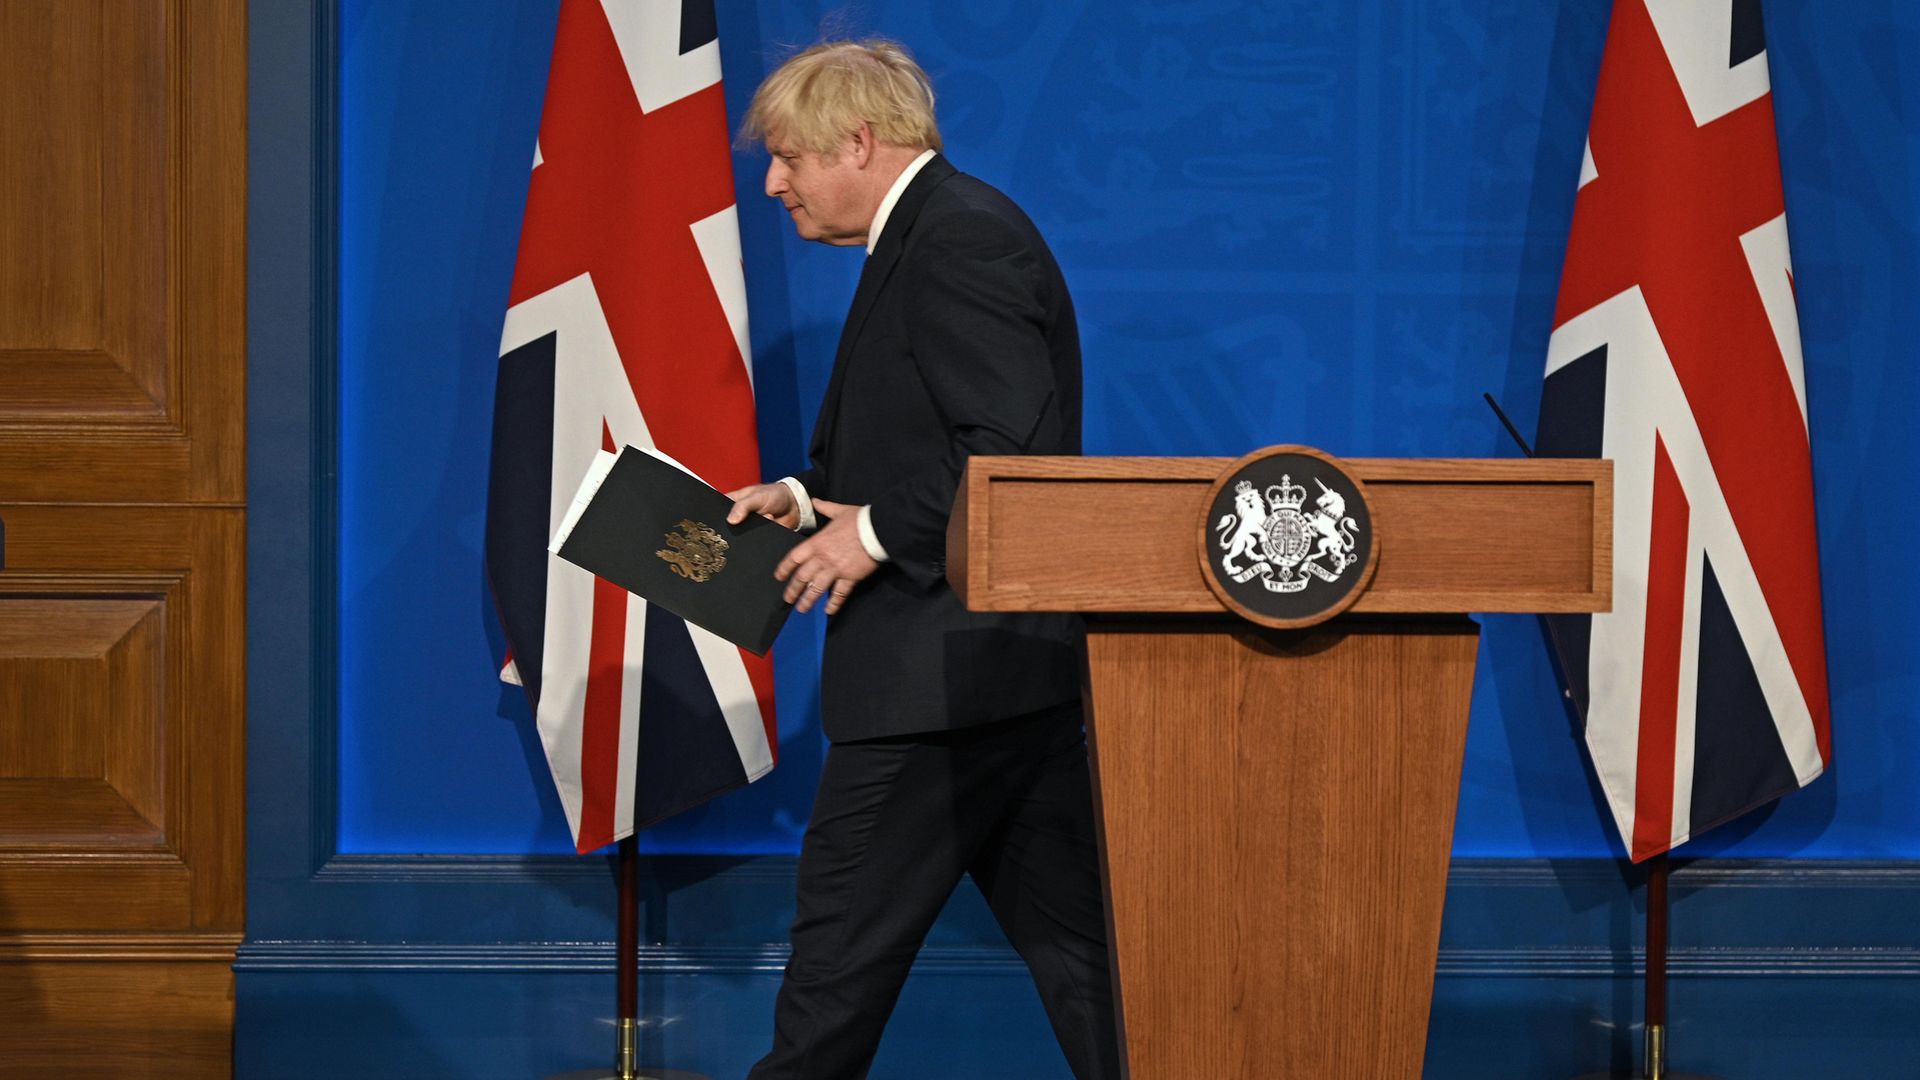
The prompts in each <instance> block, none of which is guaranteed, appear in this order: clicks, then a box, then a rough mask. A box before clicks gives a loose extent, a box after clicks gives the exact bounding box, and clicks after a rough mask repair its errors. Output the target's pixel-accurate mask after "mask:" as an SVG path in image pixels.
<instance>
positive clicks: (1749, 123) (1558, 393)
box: [1539, 0, 1832, 861]
mask: <svg viewBox="0 0 1920 1080" xmlns="http://www.w3.org/2000/svg"><path fill="white" fill-rule="evenodd" d="M1553 321H1554V331H1553V337H1552V339H1551V341H1550V343H1549V345H1548V347H1547V374H1546V383H1545V388H1544V390H1543V392H1542V396H1541V406H1540V433H1539V442H1540V451H1539V452H1540V453H1541V454H1542V455H1543V456H1549V457H1607V458H1612V459H1613V462H1614V474H1613V480H1614V516H1613V556H1614V578H1613V610H1612V611H1611V612H1608V613H1606V614H1603V615H1595V616H1581V617H1569V618H1555V619H1553V620H1551V623H1552V625H1553V628H1554V632H1555V638H1556V648H1557V651H1558V652H1559V654H1560V660H1561V666H1562V669H1563V672H1564V673H1565V675H1566V676H1567V680H1568V684H1569V689H1570V690H1571V692H1572V694H1573V697H1574V699H1575V702H1576V705H1577V706H1578V708H1579V710H1580V712H1581V715H1582V717H1583V720H1584V727H1585V740H1586V744H1587V749H1588V751H1589V753H1590V754H1591V756H1592V759H1593V766H1594V771H1595V773H1596V774H1597V775H1598V777H1599V780H1600V784H1601V786H1602V787H1603V788H1604V789H1605V792H1606V798H1607V801H1608V803H1609V805H1610V807H1611V808H1612V811H1613V816H1614V820H1615V822H1616V824H1617V825H1618V826H1619V830H1620V835H1621V837H1622V839H1623V841H1624V842H1625V844H1626V846H1627V849H1628V852H1629V854H1630V855H1631V856H1632V858H1633V859H1634V860H1635V861H1639V860H1642V859H1646V858H1648V857H1650V856H1653V855H1657V854H1659V853H1660V852H1663V851H1666V850H1668V849H1669V848H1672V847H1674V846H1676V845H1678V844H1681V843H1683V842H1685V841H1687V840H1688V839H1691V838H1692V837H1694V836H1697V835H1699V834H1700V833H1702V832H1704V831H1705V830H1707V829H1710V828H1712V827H1713V826H1715V825H1717V824H1719V823H1721V822H1723V821H1726V820H1727V819H1729V818H1732V817H1735V816H1738V815H1740V814H1742V813H1745V812H1746V811H1748V810H1751V809H1753V808H1754V807H1756V806H1758V805H1760V804H1762V803H1765V802H1767V801H1769V800H1771V799H1774V798H1776V797H1778V796H1779V795H1781V794H1783V793H1785V792H1788V791H1792V790H1794V789H1796V788H1799V787H1803V786H1805V785H1806V784H1807V783H1808V782H1810V781H1812V780H1813V779H1814V778H1815V777H1817V776H1819V775H1820V773H1821V772H1822V771H1823V770H1824V769H1825V768H1826V766H1827V763H1828V762H1829V761H1831V760H1832V747H1831V743H1830V740H1829V727H1828V712H1827V667H1826V653H1825V648H1826V646H1825V641H1824V637H1823V635H1822V631H1821V616H1820V573H1819V570H1820V567H1819V559H1818V549H1817V545H1816V537H1815V531H1814V517H1813V470H1812V461H1811V458H1810V455H1809V450H1808V437H1807V400H1806V388H1805V382H1804V379H1803V377H1802V374H1801V360H1800V330H1799V317H1798V315H1797V313H1796V311H1795V306H1794V292H1793V272H1792V267H1791V264H1790V262H1789V260H1788V255H1787V223H1786V208H1785V202H1784V199H1783V196H1782V191H1781V183H1780V157H1779V148H1778V141H1777V139H1776V136H1775V133H1774V127H1773V98H1772V95H1771V92H1770V87H1769V80H1768V74H1767V54H1766V40H1765V34H1764V32H1763V30H1762V26H1761V21H1760V5H1759V2H1758V0H1616V3H1615V4H1614V8H1613V20H1612V24H1611V26H1610V27H1609V29H1608V33H1607V44H1606V53H1605V55H1604V57H1603V59H1602V62H1601V66H1600V83H1599V89H1598V92H1597V94H1596V96H1595V99H1594V105H1593V119H1592V121H1591V125H1590V127H1589V129H1588V135H1587V152H1586V159H1585V161H1584V162H1583V163H1582V167H1581V172H1580V188H1579V194H1578V196H1577V198H1576V201H1575V203H1574V217H1573V228H1572V233H1571V236H1570V237H1569V239H1568V242H1567V257H1566V266H1565V268H1564V270H1563V272H1562V276H1561V280H1560V298H1559V304H1558V306H1557V308H1556V310H1555V312H1554V320H1553Z"/></svg>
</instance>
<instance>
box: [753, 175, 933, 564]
mask: <svg viewBox="0 0 1920 1080" xmlns="http://www.w3.org/2000/svg"><path fill="white" fill-rule="evenodd" d="M932 160H933V151H932V150H922V151H920V156H919V157H916V158H914V159H913V160H912V161H910V162H908V163H907V167H906V168H904V169H902V170H900V175H899V176H897V177H895V178H894V181H893V186H892V187H890V188H888V189H887V194H886V197H885V198H883V199H881V200H880V209H878V210H875V211H874V212H873V225H872V227H871V228H869V229H868V230H867V254H868V255H872V254H873V247H874V245H875V244H878V243H879V242H880V230H882V229H884V228H886V227H887V218H888V217H889V216H890V215H892V213H893V207H894V204H895V203H898V202H899V201H900V193H901V192H903V191H906V190H907V185H908V184H910V183H912V182H913V178H914V177H916V176H918V175H920V170H921V169H923V168H925V167H926V165H927V162H929V161H932ZM780 482H781V483H783V484H785V485H787V490H789V491H791V492H793V499H794V502H796V503H798V504H799V506H800V528H801V529H803V530H811V529H815V528H818V527H819V525H820V518H819V517H818V515H816V514H815V513H814V512H813V499H812V498H811V497H810V496H809V495H808V494H807V488H806V485H804V484H802V483H801V482H800V481H799V480H796V479H794V478H793V477H791V476H783V477H781V478H780ZM855 524H856V525H857V526H858V527H859V530H860V546H861V547H864V548H866V549H867V554H868V555H869V556H871V557H872V558H873V561H875V562H886V561H887V549H886V548H884V547H881V546H880V537H879V536H878V535H877V534H876V533H875V532H874V531H873V507H871V506H863V507H861V508H860V516H859V518H858V519H856V522H855Z"/></svg>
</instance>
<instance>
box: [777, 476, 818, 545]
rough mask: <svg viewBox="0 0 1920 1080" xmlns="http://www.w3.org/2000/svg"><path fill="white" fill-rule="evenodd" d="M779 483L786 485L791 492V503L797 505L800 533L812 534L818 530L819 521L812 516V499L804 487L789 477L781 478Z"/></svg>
mask: <svg viewBox="0 0 1920 1080" xmlns="http://www.w3.org/2000/svg"><path fill="white" fill-rule="evenodd" d="M780 482H781V483H783V484H785V485H787V490H788V491H791V492H793V501H794V502H795V503H797V504H799V507H800V531H801V532H812V531H813V530H814V529H817V528H819V527H820V519H819V518H818V517H816V516H814V513H813V499H812V498H811V497H810V496H809V495H808V494H807V487H806V485H805V484H802V483H801V482H800V481H798V480H795V479H794V478H793V477H791V476H783V477H781V478H780Z"/></svg>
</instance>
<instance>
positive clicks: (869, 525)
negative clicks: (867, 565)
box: [856, 505, 887, 562]
mask: <svg viewBox="0 0 1920 1080" xmlns="http://www.w3.org/2000/svg"><path fill="white" fill-rule="evenodd" d="M856 521H857V524H858V525H859V526H860V546H861V547H863V548H866V549H867V554H868V555H869V556H870V557H871V558H872V559H873V561H874V562H886V561H887V549H886V548H883V547H881V546H880V537H879V536H877V535H876V534H875V533H874V531H873V507H872V505H867V506H863V507H861V508H860V516H859V518H857V519H856Z"/></svg>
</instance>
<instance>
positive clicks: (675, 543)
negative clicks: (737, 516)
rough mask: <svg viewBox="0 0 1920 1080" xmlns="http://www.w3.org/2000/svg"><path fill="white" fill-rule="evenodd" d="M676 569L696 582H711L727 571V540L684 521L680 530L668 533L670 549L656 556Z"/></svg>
mask: <svg viewBox="0 0 1920 1080" xmlns="http://www.w3.org/2000/svg"><path fill="white" fill-rule="evenodd" d="M654 554H655V555H658V556H660V557H661V558H662V559H665V560H666V561H667V563H668V564H669V565H671V566H672V567H673V572H674V573H676V574H679V575H680V576H681V577H683V578H690V579H692V580H694V581H699V582H705V581H710V580H712V578H713V575H715V574H717V573H719V572H720V571H722V570H724V569H726V568H727V538H726V537H724V536H721V535H720V534H719V533H717V532H715V531H714V529H713V526H711V525H706V524H703V523H701V522H698V521H694V520H693V519H692V518H682V519H681V520H680V525H679V527H678V528H676V529H674V530H673V531H672V532H669V533H667V546H666V547H663V548H660V549H659V550H657V551H655V552H654Z"/></svg>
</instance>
